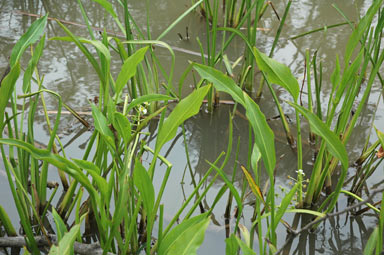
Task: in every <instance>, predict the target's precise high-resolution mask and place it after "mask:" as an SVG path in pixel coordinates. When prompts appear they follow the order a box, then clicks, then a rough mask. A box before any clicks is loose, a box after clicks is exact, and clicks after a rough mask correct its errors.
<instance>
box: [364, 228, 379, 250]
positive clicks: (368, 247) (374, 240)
mask: <svg viewBox="0 0 384 255" xmlns="http://www.w3.org/2000/svg"><path fill="white" fill-rule="evenodd" d="M378 236H379V228H378V227H376V228H375V229H374V230H373V232H372V234H371V235H370V236H369V239H368V242H367V244H366V245H365V247H364V255H373V254H375V253H374V252H375V248H376V243H377V239H378Z"/></svg>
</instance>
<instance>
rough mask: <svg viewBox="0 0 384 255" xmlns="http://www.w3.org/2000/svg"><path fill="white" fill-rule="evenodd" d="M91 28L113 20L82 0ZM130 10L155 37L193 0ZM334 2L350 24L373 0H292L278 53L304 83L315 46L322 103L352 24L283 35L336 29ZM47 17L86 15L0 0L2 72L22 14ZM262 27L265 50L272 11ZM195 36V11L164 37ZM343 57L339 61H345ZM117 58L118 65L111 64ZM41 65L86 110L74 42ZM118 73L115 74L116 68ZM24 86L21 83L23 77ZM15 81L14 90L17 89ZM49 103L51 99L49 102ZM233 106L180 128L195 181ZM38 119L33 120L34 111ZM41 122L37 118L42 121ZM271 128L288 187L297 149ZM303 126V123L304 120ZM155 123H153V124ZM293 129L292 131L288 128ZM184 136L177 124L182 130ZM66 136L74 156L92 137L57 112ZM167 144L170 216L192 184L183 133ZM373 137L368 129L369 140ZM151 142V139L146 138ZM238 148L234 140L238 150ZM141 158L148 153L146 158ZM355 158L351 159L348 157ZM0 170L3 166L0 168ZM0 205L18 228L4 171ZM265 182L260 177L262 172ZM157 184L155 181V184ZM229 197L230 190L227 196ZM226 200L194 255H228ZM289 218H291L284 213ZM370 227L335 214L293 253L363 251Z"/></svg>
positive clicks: (264, 105) (90, 93) (84, 70)
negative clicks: (307, 53)
mask: <svg viewBox="0 0 384 255" xmlns="http://www.w3.org/2000/svg"><path fill="white" fill-rule="evenodd" d="M83 2H84V5H85V8H86V10H87V11H88V15H89V18H90V21H91V22H92V25H93V26H94V27H99V28H103V27H105V28H106V29H107V30H108V31H112V32H113V31H117V30H118V29H117V28H116V27H114V25H113V22H112V21H111V20H110V19H109V18H108V16H107V15H105V13H104V12H103V11H102V10H101V9H100V8H99V7H98V5H97V4H96V3H94V2H92V1H83ZM131 2H132V3H131V6H130V9H131V11H132V15H133V16H134V18H135V19H136V22H137V23H138V24H139V25H140V26H142V27H143V28H144V27H145V24H146V14H145V12H146V9H148V12H149V13H150V19H149V22H150V24H151V25H150V29H151V31H150V32H151V35H152V37H153V38H156V37H157V36H158V35H159V34H161V32H162V31H163V30H164V29H166V28H167V27H168V26H169V24H171V23H172V22H173V21H174V20H175V19H176V18H177V17H178V15H180V14H181V13H182V12H183V11H185V10H186V9H187V7H188V6H190V2H191V1H190V0H184V1H174V0H149V1H148V2H149V5H148V6H146V1H131ZM285 2H286V1H276V3H274V5H275V7H276V9H277V11H278V12H279V13H280V15H281V14H282V12H283V10H284V6H285ZM332 4H337V5H338V7H339V8H341V9H342V10H343V12H344V13H345V14H346V15H347V16H348V17H349V18H350V19H351V20H356V19H357V18H358V17H359V15H361V14H363V13H364V12H365V10H366V9H367V8H368V7H369V5H370V4H371V1H362V0H361V1H357V0H356V1H342V2H341V1H331V0H324V1H316V0H301V1H294V2H293V4H292V7H291V10H290V14H289V16H288V18H287V21H286V24H285V27H284V30H283V34H282V36H281V40H280V41H279V43H278V47H277V49H276V51H275V58H276V59H277V60H279V61H281V62H283V63H285V64H286V65H288V66H289V67H290V68H291V70H292V72H293V73H294V75H295V76H296V77H298V78H299V81H301V80H302V76H303V70H304V54H305V50H306V49H307V48H308V49H310V50H311V52H312V53H313V52H314V51H318V58H319V60H320V59H321V60H322V61H323V73H324V83H323V88H324V89H323V91H324V93H323V99H324V102H325V101H326V98H327V96H328V93H329V88H330V83H329V82H328V77H329V75H330V73H331V72H332V71H333V69H334V63H335V56H336V54H339V55H340V57H341V58H342V55H343V52H344V47H345V42H346V40H347V39H348V36H349V34H350V33H351V29H350V28H349V27H347V26H343V27H339V28H333V29H328V30H327V31H326V32H324V31H322V32H318V33H314V34H311V35H310V36H306V37H303V38H300V39H297V40H289V37H291V36H294V35H297V34H300V33H303V32H306V31H309V30H312V29H315V28H319V27H323V26H326V25H332V24H336V23H340V22H343V21H344V20H343V18H342V17H341V16H340V15H339V14H338V12H337V11H336V9H335V8H334V7H332ZM21 12H24V13H30V14H45V13H47V12H49V14H50V17H54V18H58V19H60V20H65V21H71V22H75V23H79V24H83V21H82V17H81V14H80V11H79V8H78V6H77V1H72V0H61V1H57V0H52V1H34V0H29V1H27V0H25V1H18V0H15V1H7V0H2V1H1V0H0V73H3V71H4V70H5V68H6V66H7V59H8V56H9V55H10V52H11V49H12V47H13V45H14V43H15V42H16V41H17V39H18V38H19V37H20V36H21V35H22V34H23V33H24V32H25V31H26V29H27V28H28V26H29V25H30V24H31V22H33V21H34V20H35V18H34V17H31V16H28V15H25V14H22V13H21ZM260 25H261V26H262V27H264V28H268V29H270V31H267V32H260V33H259V36H258V47H259V48H260V49H261V50H262V51H266V52H269V49H270V47H271V44H272V41H273V39H274V35H275V31H276V29H277V25H278V22H277V19H276V17H275V16H274V14H273V13H272V12H271V11H270V10H269V11H267V13H266V16H265V17H264V18H263V19H262V22H261V23H260ZM68 27H69V28H70V29H71V30H72V31H74V32H75V33H76V34H77V35H84V36H86V35H87V32H86V30H85V29H84V28H83V27H79V26H76V25H68ZM186 27H188V33H189V36H190V39H189V40H180V38H179V36H178V35H177V33H181V34H182V35H184V34H185V30H186ZM47 33H48V37H53V36H59V35H63V32H62V30H61V29H60V28H59V27H58V26H57V25H56V24H55V23H54V22H52V21H50V22H49V25H48V30H47ZM196 37H199V38H200V39H201V40H202V42H203V45H204V44H205V42H204V41H203V39H204V38H205V20H204V19H203V18H202V17H201V16H200V15H199V13H196V12H195V13H191V14H190V15H188V16H187V17H186V18H185V19H184V20H183V21H182V22H181V23H179V24H178V25H177V26H176V27H175V29H174V30H173V31H171V33H169V34H168V35H167V36H166V37H165V38H164V39H163V40H164V41H165V42H167V43H168V44H170V45H171V46H174V47H178V48H182V49H186V50H188V51H193V52H199V46H198V44H197V42H196V40H195V38H196ZM241 45H242V44H241V43H240V41H238V42H237V41H234V42H233V44H232V47H231V51H229V52H228V56H229V57H230V59H237V58H238V57H239V56H241V55H242V53H243V48H242V46H241ZM156 51H157V54H158V56H159V57H160V59H161V61H162V62H164V63H166V62H167V61H170V59H171V57H170V55H169V53H168V52H167V51H165V50H162V49H160V48H157V49H156ZM176 56H177V57H176V69H175V80H178V78H179V77H180V75H181V74H182V73H183V71H184V70H185V68H186V67H187V65H188V60H196V61H199V60H200V58H199V57H198V56H195V55H193V54H189V53H186V52H178V51H176ZM341 61H342V60H341ZM116 63H117V62H116ZM39 70H40V72H41V74H44V75H45V85H46V86H47V87H48V88H49V89H51V90H53V91H56V92H58V93H59V94H60V95H61V96H62V98H63V101H65V102H66V103H67V104H68V105H70V106H71V107H73V108H75V109H76V110H79V111H80V110H81V111H87V110H88V109H89V103H88V100H89V99H91V98H93V97H94V96H96V95H98V77H97V75H96V74H95V73H94V71H93V69H92V67H91V66H90V65H89V64H88V63H87V62H86V61H85V60H84V57H83V55H82V53H81V52H80V51H79V50H78V49H77V48H76V47H74V45H72V44H70V43H66V42H58V41H49V42H48V43H47V45H46V48H45V50H44V55H43V58H42V60H41V61H40V65H39ZM117 71H118V70H116V73H117ZM190 84H192V81H188V80H187V81H186V83H185V84H184V89H183V90H184V92H185V93H187V92H188V91H189V87H190ZM19 85H20V83H19ZM19 87H20V86H19ZM276 91H277V94H278V95H279V97H280V99H281V100H286V99H289V96H288V95H287V93H285V92H284V91H283V89H280V88H276ZM379 95H380V88H379V87H378V86H375V87H374V89H373V93H372V95H371V97H370V101H369V103H368V105H367V107H366V108H365V110H364V113H363V114H362V116H363V117H361V118H360V121H359V125H358V127H357V128H356V129H355V130H354V134H353V138H352V139H351V141H350V143H349V144H348V148H350V149H349V150H348V151H349V152H350V157H351V159H355V158H357V157H358V156H359V153H360V151H361V149H362V146H363V144H364V142H365V139H366V137H367V136H368V134H369V132H370V124H371V121H372V118H373V117H374V115H375V109H376V103H377V102H378V97H379ZM50 100H52V101H50ZM47 101H48V108H50V109H52V108H54V107H55V103H54V102H55V101H54V100H53V99H50V98H49V97H48V98H47ZM259 105H260V107H261V110H262V111H263V112H264V113H265V115H266V117H267V118H272V117H274V116H276V115H278V112H277V109H276V107H275V105H274V104H273V102H272V100H271V98H270V96H269V92H268V91H267V90H265V93H264V95H263V98H262V99H261V100H260V102H259ZM283 107H284V109H285V111H286V113H287V114H288V115H290V116H291V117H292V119H294V113H293V111H292V109H291V108H289V107H288V106H287V105H285V104H284V103H283ZM382 110H383V104H382V101H380V103H379V108H378V110H377V112H376V116H375V120H374V124H375V125H376V126H377V127H384V123H383V121H384V116H383V111H382ZM230 111H231V106H225V105H223V106H221V107H220V108H219V109H217V110H216V111H215V112H214V113H213V114H207V113H205V112H204V111H203V112H201V113H199V114H198V115H197V116H195V117H194V118H192V119H191V120H188V121H187V122H186V124H185V128H186V131H187V146H188V149H189V155H190V158H191V164H192V167H193V174H194V178H196V179H197V180H198V179H199V178H200V176H202V175H203V174H204V173H205V172H206V171H207V169H208V164H207V162H206V160H208V161H210V162H212V161H214V160H215V159H216V158H217V156H218V155H219V154H220V153H221V152H222V151H225V150H226V146H227V137H228V119H229V117H228V116H229V112H230ZM239 111H240V114H238V115H237V116H236V117H235V120H236V121H235V122H234V144H236V142H237V139H238V138H240V150H239V158H238V162H240V163H243V164H246V161H247V155H248V144H247V143H248V125H247V122H246V121H245V120H244V119H243V118H242V117H241V109H240V110H239ZM38 118H39V117H38ZM40 118H41V120H43V116H41V117H40ZM269 124H270V126H271V127H272V128H273V129H274V131H275V132H276V148H277V151H276V153H277V158H278V165H277V169H276V178H277V179H276V185H277V187H278V186H279V185H280V186H282V187H289V182H290V180H289V179H288V178H287V175H295V173H294V171H295V170H296V154H295V153H294V152H293V151H292V150H291V148H290V147H289V146H288V144H287V142H286V139H285V137H284V135H283V129H282V127H281V122H280V120H279V119H271V120H270V121H269ZM304 125H306V124H305V123H304ZM150 128H151V127H150ZM292 128H294V127H292ZM38 130H40V132H38V133H37V134H36V137H37V138H38V140H39V141H41V142H42V143H44V142H45V141H46V140H47V132H46V127H45V126H44V125H43V124H41V128H39V129H38ZM179 131H180V132H181V130H179ZM60 132H61V136H62V142H63V144H65V145H66V146H67V147H66V149H67V150H66V152H67V156H69V157H71V156H73V157H78V155H79V153H81V150H82V149H84V147H85V143H86V142H87V140H88V138H89V134H90V133H89V132H87V131H86V130H84V129H83V128H82V126H81V124H80V123H78V122H77V121H76V120H75V119H74V118H72V117H71V116H69V115H67V116H63V120H62V124H61V129H60ZM177 137H178V138H177V139H176V140H175V141H174V142H173V143H168V144H167V145H166V146H165V148H164V149H163V151H162V154H163V155H166V156H167V159H168V160H169V161H170V162H172V163H173V170H172V173H171V176H170V179H171V180H172V182H170V183H169V185H168V186H167V189H166V191H165V194H164V204H165V215H166V216H165V221H166V222H167V220H169V219H170V218H171V217H172V216H173V214H174V212H175V210H177V209H178V208H179V207H180V206H181V204H182V203H183V200H184V199H185V196H187V195H188V194H189V193H190V192H191V191H192V190H193V186H192V185H191V176H190V174H189V171H188V170H187V161H186V157H185V147H184V141H183V137H182V135H181V133H179V135H178V136H177ZM375 139H376V137H375V135H372V138H371V140H372V141H374V140H375ZM149 145H150V146H154V144H153V143H149ZM234 150H235V146H234ZM312 158H313V152H312V150H311V149H310V148H309V147H308V146H306V147H304V162H305V163H306V167H305V169H304V170H309V169H310V168H311V165H312V163H313V162H312ZM144 160H145V159H144ZM350 162H352V161H350ZM235 163H237V162H235V159H234V156H233V157H232V158H231V161H230V162H229V163H228V167H227V168H226V169H225V171H226V172H227V173H228V174H231V173H232V167H233V166H234V164H235ZM0 170H1V169H0ZM161 170H162V167H161V166H159V167H158V170H157V174H158V175H159V176H161ZM353 173H354V169H351V173H350V174H349V176H352V175H353ZM0 174H1V175H0V192H1V194H2V195H1V196H0V204H1V205H3V206H4V207H5V209H6V211H7V212H8V213H9V214H10V215H14V217H13V218H12V221H13V223H14V224H15V225H18V218H17V216H16V215H17V211H16V209H15V207H14V205H13V200H12V198H11V195H10V192H9V191H8V189H7V187H8V183H7V180H6V178H5V173H4V171H3V170H1V171H0ZM50 174H51V175H50V178H51V179H55V178H57V177H56V176H55V173H50ZM382 176H383V166H380V167H379V169H378V170H377V171H376V174H375V175H374V176H373V177H372V178H370V180H369V185H373V184H375V183H376V182H379V181H382V179H383V178H382ZM265 179H266V178H265ZM241 182H242V175H241V174H240V173H239V174H238V183H237V185H238V186H240V185H241ZM159 185H160V184H157V183H155V186H156V187H157V188H158V187H159ZM222 185H223V183H222V182H221V181H220V180H219V181H217V182H216V184H215V188H214V190H212V192H211V196H208V197H207V199H206V201H205V202H204V203H205V204H206V205H207V206H208V205H210V204H211V203H212V199H213V198H214V196H215V195H216V193H217V191H218V190H219V189H220V188H221V186H222ZM225 197H226V196H225ZM225 203H226V199H223V200H222V201H221V202H220V203H219V204H218V206H217V207H216V209H215V210H214V216H215V219H216V221H217V224H211V226H210V227H209V229H208V231H207V234H206V239H205V242H204V244H203V246H202V247H201V249H200V250H199V254H224V253H225V243H224V238H225V229H224V217H223V214H224V208H225ZM345 205H346V197H344V196H343V195H341V196H340V199H339V204H338V207H339V209H340V208H343V207H345ZM252 212H253V211H252V208H251V207H249V206H248V207H247V206H246V207H245V217H244V219H243V220H242V224H244V225H245V226H247V227H248V228H249V227H250V221H249V217H250V215H251V214H252ZM285 219H286V220H287V221H288V222H291V221H292V219H291V218H289V216H287V217H286V218H285ZM375 224H376V217H374V215H372V214H369V213H368V214H365V215H364V216H362V217H356V218H350V217H349V215H343V216H340V217H339V218H335V219H332V220H331V221H327V222H326V223H324V224H322V225H320V226H319V228H318V229H317V230H316V232H315V233H312V234H304V235H302V236H300V237H299V238H297V239H296V240H295V241H294V242H293V244H292V246H291V247H292V248H291V251H290V252H289V254H362V247H364V246H365V243H366V240H367V238H368V236H369V234H370V233H371V231H372V229H373V227H374V226H375ZM285 237H286V233H285V230H284V229H283V228H280V229H279V230H278V239H279V241H280V243H283V242H284V239H285Z"/></svg>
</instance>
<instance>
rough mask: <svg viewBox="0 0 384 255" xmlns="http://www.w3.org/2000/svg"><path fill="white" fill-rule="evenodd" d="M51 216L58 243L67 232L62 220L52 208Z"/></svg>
mask: <svg viewBox="0 0 384 255" xmlns="http://www.w3.org/2000/svg"><path fill="white" fill-rule="evenodd" d="M52 216H53V220H54V221H55V224H56V236H57V241H59V242H60V240H61V239H62V238H63V237H64V234H65V233H67V232H68V230H67V227H66V226H65V223H64V221H63V219H62V218H61V217H60V215H59V214H58V213H57V212H56V210H55V207H52Z"/></svg>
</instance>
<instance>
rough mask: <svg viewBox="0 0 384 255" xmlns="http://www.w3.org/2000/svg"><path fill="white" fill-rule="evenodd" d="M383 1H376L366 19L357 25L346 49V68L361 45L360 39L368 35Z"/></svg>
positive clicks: (365, 16)
mask: <svg viewBox="0 0 384 255" xmlns="http://www.w3.org/2000/svg"><path fill="white" fill-rule="evenodd" d="M382 2H383V0H377V1H374V2H373V3H372V5H371V7H369V9H368V11H367V13H366V14H365V15H364V17H363V18H362V19H361V20H360V22H359V24H358V25H357V28H356V29H355V30H353V32H352V34H351V36H350V37H349V40H348V43H347V47H346V49H345V55H344V59H345V62H344V63H345V66H348V63H349V60H350V58H351V56H352V53H353V51H354V50H355V48H356V46H357V44H358V43H359V41H360V39H361V38H362V36H363V35H364V33H366V31H367V29H368V27H369V26H370V24H371V22H372V19H373V17H374V16H375V14H376V13H377V11H378V9H379V8H380V6H381V4H382Z"/></svg>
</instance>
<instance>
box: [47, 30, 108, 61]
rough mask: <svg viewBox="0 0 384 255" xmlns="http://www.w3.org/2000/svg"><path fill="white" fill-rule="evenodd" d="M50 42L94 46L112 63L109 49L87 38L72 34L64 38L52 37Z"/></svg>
mask: <svg viewBox="0 0 384 255" xmlns="http://www.w3.org/2000/svg"><path fill="white" fill-rule="evenodd" d="M49 40H56V41H65V42H74V43H77V42H80V43H86V44H91V45H92V46H94V47H95V48H96V49H97V50H98V51H99V52H100V53H101V54H103V55H104V57H105V58H106V59H107V60H108V62H110V61H111V53H110V52H109V50H108V48H107V47H106V46H105V45H104V44H103V43H102V42H101V41H98V40H89V39H86V38H82V37H77V36H75V35H73V34H70V36H62V37H58V36H56V37H52V38H50V39H49Z"/></svg>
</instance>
